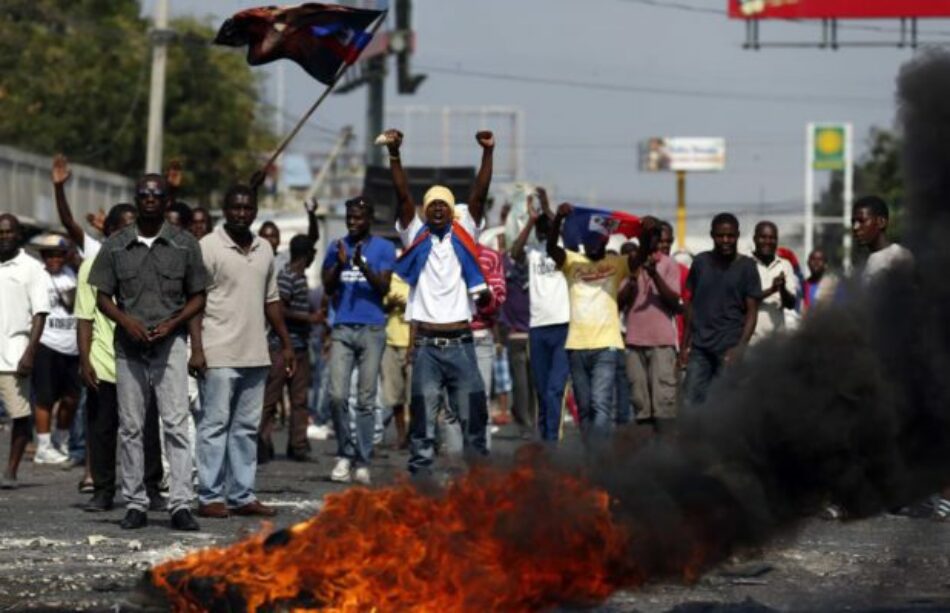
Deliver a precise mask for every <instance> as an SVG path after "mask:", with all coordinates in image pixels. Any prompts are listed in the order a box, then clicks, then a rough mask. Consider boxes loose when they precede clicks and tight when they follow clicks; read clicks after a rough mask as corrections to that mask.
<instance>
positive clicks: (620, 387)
mask: <svg viewBox="0 0 950 613" xmlns="http://www.w3.org/2000/svg"><path fill="white" fill-rule="evenodd" d="M615 380H616V382H617V383H616V385H615V387H614V402H615V404H616V405H617V413H616V415H615V416H614V420H615V421H616V423H617V425H618V426H622V425H624V424H629V423H630V422H631V421H633V404H632V403H631V399H630V379H628V378H627V355H626V353H625V352H623V351H618V352H617V377H616V379H615Z"/></svg>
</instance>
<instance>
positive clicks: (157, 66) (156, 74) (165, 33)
mask: <svg viewBox="0 0 950 613" xmlns="http://www.w3.org/2000/svg"><path fill="white" fill-rule="evenodd" d="M168 4H169V0H158V1H157V2H156V3H155V23H154V27H153V29H152V33H151V39H152V84H151V88H150V89H149V101H148V145H147V148H146V150H145V172H156V173H161V171H162V142H163V140H164V120H165V67H166V64H167V62H168V41H169V39H170V38H171V36H170V34H171V32H170V31H169V30H168Z"/></svg>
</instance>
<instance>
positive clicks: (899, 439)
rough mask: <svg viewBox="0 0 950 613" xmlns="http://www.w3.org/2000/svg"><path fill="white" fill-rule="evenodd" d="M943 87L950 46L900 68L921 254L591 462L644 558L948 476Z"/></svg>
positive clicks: (949, 198) (909, 239) (739, 540)
mask: <svg viewBox="0 0 950 613" xmlns="http://www.w3.org/2000/svg"><path fill="white" fill-rule="evenodd" d="M948 100H950V55H948V54H946V53H942V52H940V53H938V52H928V53H924V54H922V55H920V56H919V57H918V58H917V59H915V60H913V61H911V62H910V63H908V64H907V65H906V66H905V67H904V68H903V69H902V70H901V73H900V75H899V78H898V105H899V114H898V118H899V123H900V127H901V129H902V132H903V136H904V142H905V148H904V151H903V156H902V157H903V169H904V176H905V177H906V182H907V192H906V200H905V202H904V203H903V204H904V214H903V215H904V216H903V219H902V226H903V228H905V233H904V236H903V240H902V242H903V244H905V246H907V247H909V248H910V249H911V250H912V252H913V253H914V255H915V257H916V269H915V270H914V271H912V272H910V273H908V272H907V271H905V273H904V274H900V273H895V274H891V275H888V276H887V277H885V278H883V279H881V280H879V281H876V282H874V283H872V285H871V286H870V287H869V288H867V289H866V290H865V288H863V287H861V286H860V284H857V283H853V284H851V286H849V287H848V288H847V290H848V291H847V292H846V297H845V298H844V299H843V300H842V302H841V303H840V304H837V305H834V306H832V307H831V308H828V309H825V310H823V311H820V310H819V311H816V312H814V313H812V314H811V315H810V316H809V317H808V318H806V320H805V323H804V326H803V329H801V330H800V331H799V332H798V333H796V334H794V335H791V336H788V337H785V338H781V339H774V340H772V341H771V342H766V343H762V344H761V345H758V346H756V347H754V348H753V349H751V350H750V352H749V354H748V355H747V356H746V359H745V360H744V362H743V363H742V364H740V365H739V366H738V367H736V368H735V369H733V370H732V371H731V372H729V373H728V374H727V375H726V376H725V377H724V378H722V379H721V380H720V381H719V382H718V383H717V384H716V386H715V389H714V390H713V391H711V392H710V398H711V400H710V401H709V402H708V403H707V404H706V405H704V406H702V407H700V408H696V409H694V410H692V412H689V413H687V414H686V415H684V416H683V419H682V425H681V437H680V440H679V441H678V442H677V443H676V444H651V445H648V446H647V447H646V448H645V449H643V450H642V451H640V452H639V453H636V454H629V453H625V452H624V451H623V450H622V449H616V450H614V452H613V453H612V454H610V456H609V459H608V461H607V462H605V463H604V465H603V466H602V467H599V468H593V469H591V471H590V474H591V476H592V478H593V479H594V480H595V481H597V482H600V483H601V484H602V485H603V486H604V487H605V488H606V489H607V490H608V491H609V492H611V494H612V495H613V496H614V497H615V498H616V499H617V500H618V501H619V504H620V510H619V513H620V514H621V515H622V517H623V518H624V520H625V521H626V522H629V524H630V525H631V526H632V533H633V534H635V535H639V536H638V537H636V538H634V540H633V544H632V545H633V546H632V548H631V552H630V553H631V555H632V558H633V559H635V560H637V562H638V564H639V565H642V564H643V563H644V561H645V560H650V561H652V562H653V568H652V570H653V571H654V573H656V574H658V575H666V574H674V573H677V572H682V569H684V568H691V567H694V566H695V565H696V564H697V563H698V564H699V565H700V566H703V565H706V564H709V563H713V562H716V561H718V560H720V559H722V558H723V557H724V556H725V555H727V554H728V553H729V552H730V551H731V550H733V549H734V548H735V547H737V546H742V545H751V544H758V543H761V542H762V541H763V540H764V539H766V538H768V537H769V536H771V535H773V534H774V533H775V532H776V531H777V530H779V529H782V528H785V527H790V526H793V525H794V524H795V522H796V520H798V519H800V518H801V517H803V516H804V515H807V514H809V513H813V512H815V511H816V510H818V509H820V508H821V507H822V506H823V505H825V504H827V503H835V504H837V505H840V506H841V507H843V508H844V509H846V511H847V512H848V515H849V516H850V517H864V516H869V515H873V514H876V513H880V512H882V511H887V510H892V509H896V508H898V507H901V506H903V505H906V504H909V503H912V502H915V501H918V500H920V499H921V498H923V497H925V496H927V495H929V494H932V493H934V492H936V491H938V490H940V489H941V488H942V487H943V486H945V485H948V484H950V376H948V375H950V275H948V272H950V244H948V243H947V242H946V239H947V237H948V236H950V104H948V103H947V101H948ZM621 446H622V443H621V444H620V445H618V447H621ZM598 475H606V476H605V477H598Z"/></svg>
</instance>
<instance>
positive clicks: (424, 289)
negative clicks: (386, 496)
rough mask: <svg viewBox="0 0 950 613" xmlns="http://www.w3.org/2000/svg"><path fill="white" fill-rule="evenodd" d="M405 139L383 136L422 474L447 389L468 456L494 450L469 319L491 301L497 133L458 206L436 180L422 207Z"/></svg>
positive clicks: (415, 452) (482, 137) (415, 447)
mask: <svg viewBox="0 0 950 613" xmlns="http://www.w3.org/2000/svg"><path fill="white" fill-rule="evenodd" d="M402 139H403V135H402V134H401V133H400V132H399V131H397V130H388V131H387V132H386V133H385V135H384V140H385V143H386V146H387V147H388V149H389V160H390V168H391V170H392V174H393V184H394V186H395V188H396V194H397V196H398V199H399V220H398V222H397V223H396V230H397V231H398V232H399V235H400V238H401V239H402V242H403V244H404V245H405V247H406V250H405V252H404V253H403V255H402V256H401V257H400V258H399V260H398V261H397V263H396V273H397V274H398V275H399V276H400V277H402V278H403V279H405V281H406V282H407V283H408V284H409V287H410V291H409V301H408V304H407V305H406V319H407V320H408V321H410V322H411V323H412V325H413V329H414V330H415V335H414V340H413V346H412V347H410V350H409V351H408V352H407V359H408V360H409V361H411V363H412V364H413V369H412V383H411V390H412V391H411V401H410V419H409V448H410V458H409V471H410V472H411V473H412V474H414V475H420V476H424V475H427V474H428V473H430V472H431V467H432V462H433V459H434V456H435V453H434V450H435V424H436V419H435V418H436V413H437V411H438V408H439V405H440V402H441V399H442V395H443V392H447V393H448V397H449V409H450V410H452V411H454V412H455V413H456V415H457V417H458V419H459V422H460V423H461V426H462V435H463V439H464V443H465V451H466V454H467V455H469V456H472V455H474V456H479V455H487V454H488V446H487V438H486V437H487V434H486V432H487V427H488V403H487V400H486V395H485V385H484V383H483V382H482V379H481V377H480V376H479V374H478V362H477V360H476V358H475V347H474V344H473V336H472V328H471V320H472V315H473V313H475V312H477V311H478V310H479V309H489V308H491V306H492V295H491V293H490V292H489V290H488V286H487V284H486V281H485V273H484V271H483V270H482V269H481V266H480V265H479V263H478V255H477V253H476V242H475V240H476V238H477V233H478V230H479V229H480V227H481V226H482V225H483V221H484V219H483V211H484V205H485V200H486V199H487V197H488V188H489V186H490V185H491V176H492V155H493V152H494V148H495V137H494V135H493V134H492V133H491V132H487V131H483V132H479V133H478V134H476V136H475V139H476V141H477V142H478V144H479V145H480V146H481V148H482V161H481V167H480V168H479V171H478V175H477V177H476V179H475V183H474V185H473V186H472V190H471V192H470V193H469V201H468V204H467V205H465V204H457V203H456V198H455V195H454V194H453V193H452V191H451V190H450V189H448V188H447V187H444V186H441V185H436V186H434V187H432V188H430V189H429V190H428V191H427V192H426V193H425V196H423V199H422V207H421V210H418V211H417V209H416V204H415V202H413V200H412V195H411V194H410V192H409V181H408V179H407V178H406V173H405V171H404V170H403V167H402V160H401V159H400V155H399V148H400V146H401V145H402Z"/></svg>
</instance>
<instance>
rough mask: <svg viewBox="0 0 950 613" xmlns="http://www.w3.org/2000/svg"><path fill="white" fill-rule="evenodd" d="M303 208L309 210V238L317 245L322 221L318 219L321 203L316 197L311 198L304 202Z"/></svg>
mask: <svg viewBox="0 0 950 613" xmlns="http://www.w3.org/2000/svg"><path fill="white" fill-rule="evenodd" d="M303 208H304V210H306V211H307V238H309V239H310V242H312V243H313V244H314V245H316V244H317V241H319V240H320V223H319V220H317V209H318V208H320V203H319V202H317V199H316V198H310V199H309V200H306V201H305V202H304V203H303Z"/></svg>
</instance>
